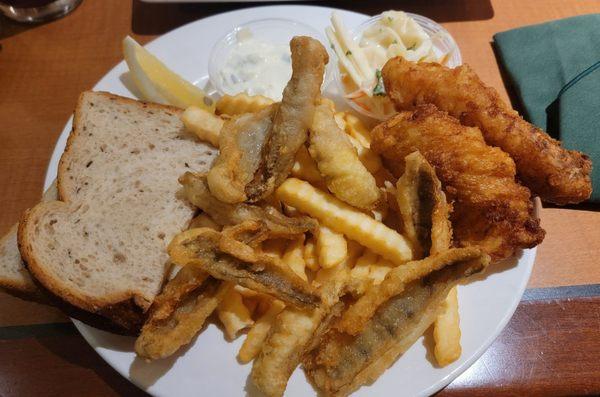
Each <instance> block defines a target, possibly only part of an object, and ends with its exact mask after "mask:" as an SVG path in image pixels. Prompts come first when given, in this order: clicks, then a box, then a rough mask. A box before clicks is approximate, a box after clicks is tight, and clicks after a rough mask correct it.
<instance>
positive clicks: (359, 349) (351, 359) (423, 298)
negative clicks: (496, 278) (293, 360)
mask: <svg viewBox="0 0 600 397" xmlns="http://www.w3.org/2000/svg"><path fill="white" fill-rule="evenodd" d="M488 263H489V258H488V257H487V255H484V254H481V251H480V253H479V255H475V257H472V256H471V258H470V259H469V260H457V261H455V262H453V263H450V264H448V266H446V267H444V268H442V269H440V270H437V271H434V272H433V273H431V274H430V275H429V276H427V277H425V278H424V279H419V280H416V281H413V282H412V283H410V284H408V285H407V286H406V288H405V289H404V290H403V291H402V292H401V293H400V294H398V295H395V296H392V297H391V298H389V299H388V300H387V301H385V302H384V303H383V304H381V305H380V306H378V307H377V309H376V310H375V313H374V315H373V317H371V318H370V320H369V321H368V322H367V323H366V324H365V325H364V327H362V329H361V331H360V333H358V334H357V335H350V334H347V333H345V332H343V331H340V330H338V329H337V328H336V325H335V323H334V324H333V325H332V328H331V329H330V330H329V332H327V333H326V334H325V336H324V337H323V338H322V340H321V343H320V344H319V346H317V348H316V349H315V350H313V351H312V352H311V353H310V354H309V355H307V357H306V358H305V360H304V368H305V369H306V372H307V374H308V377H309V379H310V380H311V381H312V382H313V384H314V385H315V386H317V387H318V388H319V389H320V390H321V391H322V392H324V394H325V395H328V396H346V395H348V394H350V393H352V392H353V391H354V390H356V389H358V388H359V387H360V386H362V385H363V384H365V383H371V382H374V381H375V380H376V379H377V378H378V377H379V376H380V375H381V374H382V373H383V372H384V371H385V370H386V369H387V368H388V367H389V366H390V365H392V364H393V363H394V361H396V359H397V358H398V356H399V355H400V354H402V353H404V352H405V351H406V350H408V348H409V347H410V346H412V344H413V343H414V342H415V341H416V340H417V339H418V338H419V337H420V336H421V335H423V333H424V332H425V330H426V329H427V328H428V327H429V326H430V325H431V324H432V323H433V321H434V320H435V318H436V316H437V313H438V310H439V307H440V303H441V302H443V301H444V299H446V296H447V295H448V291H449V290H450V289H451V288H452V287H453V286H455V285H456V284H458V283H459V282H461V281H462V280H464V279H465V278H466V277H468V276H470V275H472V274H474V273H477V272H480V271H482V270H483V269H484V268H485V267H486V266H487V264H488Z"/></svg>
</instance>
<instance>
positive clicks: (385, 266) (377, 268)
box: [369, 257, 394, 285]
mask: <svg viewBox="0 0 600 397" xmlns="http://www.w3.org/2000/svg"><path fill="white" fill-rule="evenodd" d="M393 268H394V264H393V263H392V262H390V261H387V260H385V259H383V258H381V257H380V258H379V259H378V260H377V263H376V264H374V265H371V267H370V269H369V278H370V279H371V280H372V282H373V285H379V284H381V283H382V281H383V280H384V279H385V276H387V274H388V273H389V272H390V270H392V269H393Z"/></svg>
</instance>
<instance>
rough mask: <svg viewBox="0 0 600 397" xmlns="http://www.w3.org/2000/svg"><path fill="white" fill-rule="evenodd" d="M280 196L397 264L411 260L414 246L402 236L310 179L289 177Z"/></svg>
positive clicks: (278, 193) (282, 187)
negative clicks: (314, 184)
mask: <svg viewBox="0 0 600 397" xmlns="http://www.w3.org/2000/svg"><path fill="white" fill-rule="evenodd" d="M277 196H278V197H279V199H280V200H281V201H283V202H284V203H286V204H288V205H291V206H292V207H295V208H297V209H298V210H300V211H302V212H304V213H307V214H309V215H310V216H312V217H313V218H316V219H317V220H319V222H321V223H322V224H323V225H325V226H327V227H329V228H331V229H332V230H333V231H336V232H338V233H342V234H344V235H345V236H347V237H348V238H350V239H352V240H355V241H357V242H358V243H360V244H362V245H363V246H365V247H367V248H369V249H370V250H372V251H373V252H375V253H377V254H379V255H381V256H383V257H384V258H386V259H389V260H390V261H392V262H393V263H394V264H395V265H401V264H403V263H405V262H406V261H409V260H410V259H412V251H411V248H410V246H409V244H408V241H407V240H406V239H405V238H404V237H403V236H402V235H400V234H399V233H397V232H396V231H394V230H392V229H390V228H389V227H387V226H385V225H384V224H383V223H381V222H377V221H376V220H375V219H373V218H371V217H370V216H368V215H367V214H365V213H363V212H360V211H359V210H357V209H355V208H353V207H351V206H349V205H348V204H346V203H343V202H342V201H340V200H338V199H337V198H335V197H333V196H332V195H331V194H328V193H325V192H323V191H320V190H318V189H316V188H314V187H313V186H312V185H311V184H310V183H308V182H304V181H301V180H299V179H296V178H289V179H287V180H286V181H285V182H284V183H283V184H282V185H281V186H280V187H279V189H278V190H277Z"/></svg>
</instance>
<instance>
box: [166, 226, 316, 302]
mask: <svg viewBox="0 0 600 397" xmlns="http://www.w3.org/2000/svg"><path fill="white" fill-rule="evenodd" d="M223 233H225V231H224V232H223ZM258 233H262V231H261V230H258ZM252 238H253V237H252V236H250V237H249V238H248V239H249V240H251V239H252ZM221 240H222V233H219V232H217V231H214V230H211V229H206V228H201V229H191V230H187V231H185V232H182V233H180V234H179V235H177V236H175V238H174V239H173V241H172V242H171V244H169V247H168V252H169V255H170V256H171V260H172V261H173V262H174V263H177V264H180V265H186V266H196V267H199V268H201V269H202V270H204V271H205V272H207V273H209V274H210V275H211V276H213V277H214V278H217V279H220V280H225V281H230V282H233V283H235V284H239V285H241V286H243V287H246V288H249V289H252V290H254V291H257V292H262V293H265V294H268V295H271V296H274V297H276V298H278V299H280V300H282V301H284V302H286V303H289V304H291V305H294V306H297V307H302V308H307V307H308V308H310V307H316V306H317V305H318V304H319V303H320V301H321V299H320V296H319V295H318V294H317V293H316V292H315V291H314V290H313V289H312V288H311V287H310V286H309V285H308V284H307V283H305V282H304V281H303V280H302V279H301V278H299V277H298V276H296V275H295V274H294V273H293V272H291V271H285V269H284V266H283V264H282V263H281V262H280V261H279V260H278V258H276V257H273V256H270V255H267V254H262V253H256V252H255V250H253V249H252V248H251V247H250V246H249V245H245V244H248V243H249V241H240V242H238V243H239V246H237V248H238V249H236V250H235V254H236V255H237V256H242V255H245V256H251V257H249V258H246V257H245V258H244V259H252V260H253V262H248V261H245V260H242V259H239V258H238V257H236V256H234V255H233V254H234V253H233V252H231V251H230V252H224V251H223V249H222V248H223V242H222V241H221ZM228 240H230V239H228ZM259 241H260V239H259ZM228 243H229V244H231V241H228ZM232 251H233V250H232ZM249 251H250V252H253V253H251V254H248V252H249Z"/></svg>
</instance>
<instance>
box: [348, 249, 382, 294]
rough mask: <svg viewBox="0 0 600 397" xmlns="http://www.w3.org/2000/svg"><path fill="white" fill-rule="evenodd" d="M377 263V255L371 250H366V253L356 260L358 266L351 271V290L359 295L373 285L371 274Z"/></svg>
mask: <svg viewBox="0 0 600 397" xmlns="http://www.w3.org/2000/svg"><path fill="white" fill-rule="evenodd" d="M376 262H377V254H376V253H374V252H373V251H371V250H365V252H364V253H363V254H362V256H360V257H359V258H358V259H357V260H356V264H355V265H354V267H353V268H352V270H351V271H350V282H349V287H350V290H351V291H352V292H353V293H354V294H357V295H362V294H364V293H365V291H366V290H367V288H368V287H369V286H370V285H371V280H370V279H369V273H370V270H371V265H373V264H374V263H376Z"/></svg>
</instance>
